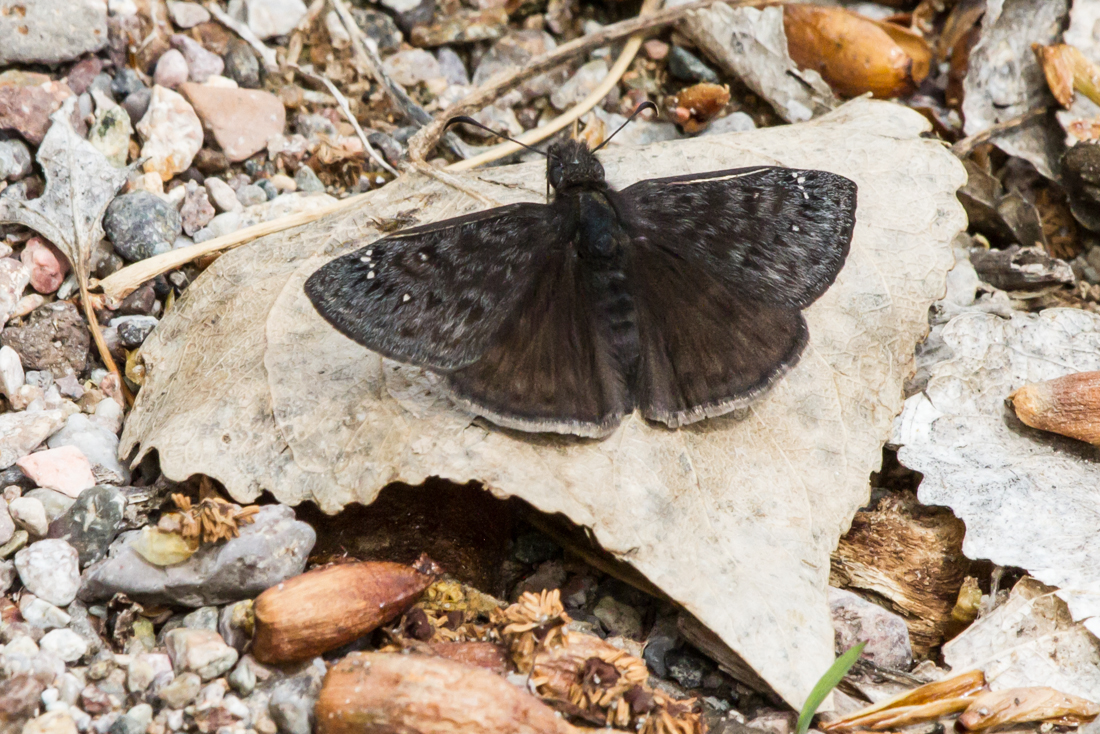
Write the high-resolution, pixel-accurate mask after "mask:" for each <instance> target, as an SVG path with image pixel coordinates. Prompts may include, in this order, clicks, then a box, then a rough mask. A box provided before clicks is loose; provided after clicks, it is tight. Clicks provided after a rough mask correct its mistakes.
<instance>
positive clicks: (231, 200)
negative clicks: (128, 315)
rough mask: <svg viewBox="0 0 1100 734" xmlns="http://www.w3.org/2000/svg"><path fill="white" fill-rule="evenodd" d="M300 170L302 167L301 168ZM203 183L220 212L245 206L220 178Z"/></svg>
mask: <svg viewBox="0 0 1100 734" xmlns="http://www.w3.org/2000/svg"><path fill="white" fill-rule="evenodd" d="M299 170H301V169H300V168H299ZM203 185H204V186H205V187H206V194H207V197H209V199H210V201H211V203H213V204H214V208H215V209H217V210H218V211H219V212H232V211H239V210H240V209H243V208H244V205H243V204H241V202H240V200H239V199H237V192H236V191H234V190H233V188H232V187H231V186H230V185H229V184H227V183H226V182H225V181H222V180H221V179H220V178H215V177H213V176H210V177H209V178H207V179H206V181H204V182H203ZM146 313H148V312H146Z"/></svg>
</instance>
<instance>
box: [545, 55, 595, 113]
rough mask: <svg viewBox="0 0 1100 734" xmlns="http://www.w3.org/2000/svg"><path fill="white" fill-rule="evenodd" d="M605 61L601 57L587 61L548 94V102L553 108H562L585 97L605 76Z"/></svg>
mask: <svg viewBox="0 0 1100 734" xmlns="http://www.w3.org/2000/svg"><path fill="white" fill-rule="evenodd" d="M607 71H608V67H607V62H606V61H604V60H603V59H596V60H595V61H589V62H588V63H587V64H585V65H584V66H582V67H581V68H579V69H577V72H576V73H575V74H574V75H573V76H571V77H570V78H569V81H567V82H566V83H565V84H562V85H561V86H560V87H558V88H557V89H556V90H554V93H553V94H551V95H550V104H552V105H554V108H555V109H559V110H564V109H566V108H567V107H571V106H573V105H574V104H576V103H577V102H580V101H581V100H582V99H584V98H585V97H587V96H588V95H589V94H590V93H591V92H592V91H593V90H594V89H595V88H596V87H597V86H599V84H600V82H602V81H603V79H604V77H606V76H607Z"/></svg>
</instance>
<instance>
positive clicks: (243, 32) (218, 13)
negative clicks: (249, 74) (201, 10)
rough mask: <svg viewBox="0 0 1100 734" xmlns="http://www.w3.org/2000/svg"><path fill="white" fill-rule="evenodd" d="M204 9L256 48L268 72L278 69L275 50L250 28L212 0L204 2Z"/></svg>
mask: <svg viewBox="0 0 1100 734" xmlns="http://www.w3.org/2000/svg"><path fill="white" fill-rule="evenodd" d="M206 9H207V10H209V11H210V15H212V16H214V20H216V21H218V22H219V23H221V24H222V25H223V26H225V27H226V28H228V29H229V30H231V31H233V32H234V33H236V34H237V35H238V36H240V37H241V40H243V41H244V42H246V43H247V44H248V45H249V46H251V47H252V48H254V49H255V50H256V53H258V54H259V55H260V60H261V61H263V64H264V69H266V70H267V71H269V72H274V71H278V70H279V62H278V60H277V59H276V57H275V51H274V50H273V49H270V48H268V47H267V46H265V45H264V42H263V41H261V40H260V39H259V38H257V37H256V34H255V33H253V32H252V29H250V28H249V27H248V26H246V25H245V24H244V23H240V22H238V21H236V20H234V19H233V17H232V16H230V15H229V13H227V12H225V11H224V10H222V9H221V8H219V7H218V4H217V3H215V2H213V0H211V2H208V3H206Z"/></svg>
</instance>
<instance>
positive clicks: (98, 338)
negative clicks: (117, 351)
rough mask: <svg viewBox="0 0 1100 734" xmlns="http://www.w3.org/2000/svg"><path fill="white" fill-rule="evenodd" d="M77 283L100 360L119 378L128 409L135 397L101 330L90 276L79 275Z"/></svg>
mask: <svg viewBox="0 0 1100 734" xmlns="http://www.w3.org/2000/svg"><path fill="white" fill-rule="evenodd" d="M76 281H77V284H78V285H79V287H80V303H81V305H82V306H83V307H84V315H85V316H87V318H88V329H89V330H90V331H91V332H92V339H93V340H94V341H95V346H96V349H97V350H98V351H99V358H100V359H102V360H103V366H104V367H106V368H107V371H108V372H110V373H111V374H112V375H114V376H115V377H116V378H118V385H119V388H121V390H122V398H123V399H124V400H125V401H126V407H129V406H131V405H133V404H134V396H133V395H132V394H131V393H130V389H129V388H128V387H126V380H124V379H122V374H121V373H120V372H119V371H118V365H116V364H115V360H114V358H113V357H112V356H111V350H110V349H108V348H107V340H106V339H104V338H103V332H102V331H101V330H100V328H99V320H98V319H97V318H96V314H95V308H93V307H92V299H91V296H90V295H88V275H87V274H86V273H83V272H80V273H77V278H76Z"/></svg>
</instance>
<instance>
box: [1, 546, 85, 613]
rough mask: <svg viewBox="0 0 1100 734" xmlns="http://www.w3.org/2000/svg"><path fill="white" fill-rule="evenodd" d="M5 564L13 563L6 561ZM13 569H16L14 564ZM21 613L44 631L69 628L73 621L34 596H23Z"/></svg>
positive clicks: (20, 605) (20, 606) (51, 605)
mask: <svg viewBox="0 0 1100 734" xmlns="http://www.w3.org/2000/svg"><path fill="white" fill-rule="evenodd" d="M5 563H11V562H10V561H5ZM12 567H13V568H14V567H15V564H14V563H12ZM19 613H20V614H22V615H23V619H25V620H26V622H27V624H29V625H32V626H34V627H38V628H39V629H44V630H52V629H60V628H62V627H68V626H69V622H71V621H72V617H70V616H69V615H68V614H66V613H65V612H63V611H61V610H60V609H58V608H57V607H55V606H54V605H53V604H50V603H49V602H48V601H46V600H45V599H39V598H38V597H37V596H35V595H34V594H23V595H22V596H21V597H20V598H19Z"/></svg>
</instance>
